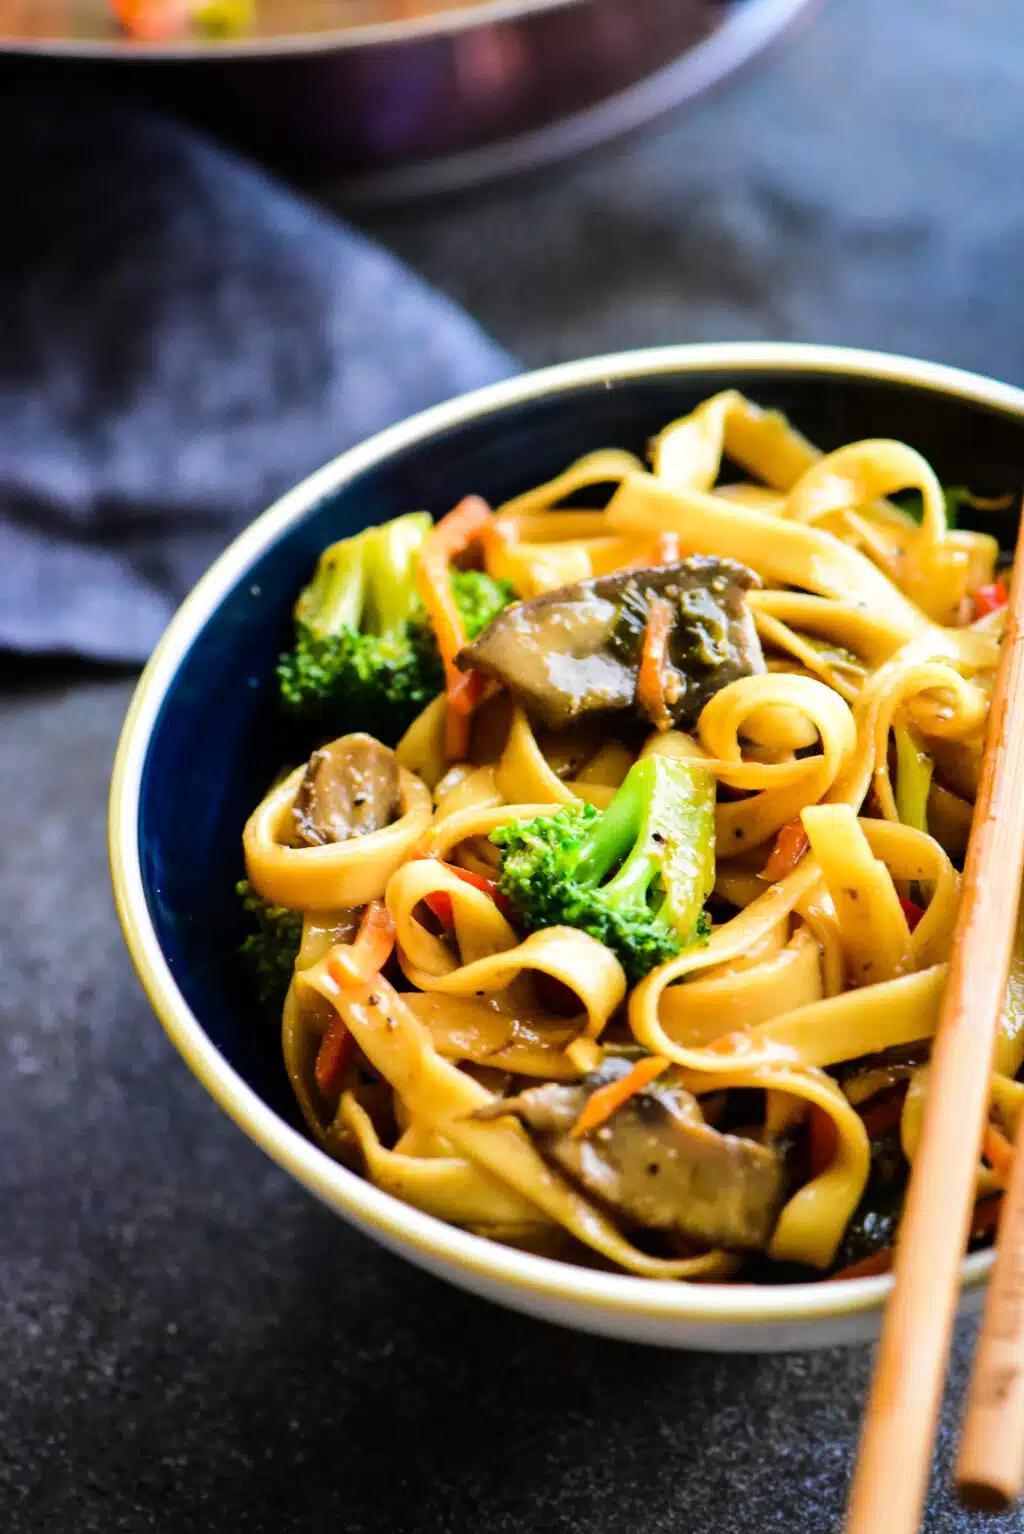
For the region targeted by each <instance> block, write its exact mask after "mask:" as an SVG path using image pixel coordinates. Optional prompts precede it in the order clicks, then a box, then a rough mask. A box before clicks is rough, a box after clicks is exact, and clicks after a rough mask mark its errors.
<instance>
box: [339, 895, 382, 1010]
mask: <svg viewBox="0 0 1024 1534" xmlns="http://www.w3.org/2000/svg"><path fill="white" fill-rule="evenodd" d="M394 946H395V923H394V920H393V918H392V916H391V912H390V911H389V910H388V908H387V906H386V905H385V904H384V902H383V900H371V901H370V903H369V905H368V906H367V907H366V910H365V911H364V912H363V919H362V921H361V922H360V923H359V931H358V932H357V933H356V936H355V941H354V942H352V943H349V944H347V945H346V944H343V943H339V944H337V945H336V946H335V947H334V948H332V949H331V951H330V953H329V954H328V956H327V973H328V974H329V975H330V977H331V979H332V980H333V981H334V982H335V984H336V985H340V986H341V987H342V989H343V990H351V989H352V987H353V986H357V987H359V988H362V987H363V986H367V985H369V984H370V982H371V981H372V980H373V977H374V976H375V975H379V974H380V972H381V970H382V969H383V968H384V966H385V964H386V963H387V962H388V960H389V959H390V957H391V950H392V949H393V948H394Z"/></svg>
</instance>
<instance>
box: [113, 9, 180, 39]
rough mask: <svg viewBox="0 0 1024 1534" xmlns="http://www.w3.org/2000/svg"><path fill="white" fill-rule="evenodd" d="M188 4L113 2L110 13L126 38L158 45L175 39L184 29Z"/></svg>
mask: <svg viewBox="0 0 1024 1534" xmlns="http://www.w3.org/2000/svg"><path fill="white" fill-rule="evenodd" d="M192 9H193V6H192V0H113V11H114V15H115V16H116V17H117V19H118V21H119V22H120V23H121V26H122V27H123V28H124V30H125V31H126V32H127V33H128V34H129V36H130V37H135V38H137V39H138V40H139V41H140V42H147V43H159V42H166V41H167V40H168V39H169V38H173V37H179V36H180V35H181V34H182V32H184V31H185V30H186V28H187V27H188V24H189V21H190V19H191V15H192Z"/></svg>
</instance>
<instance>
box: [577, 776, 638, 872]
mask: <svg viewBox="0 0 1024 1534" xmlns="http://www.w3.org/2000/svg"><path fill="white" fill-rule="evenodd" d="M650 760H653V758H650ZM641 765H642V764H641V763H640V762H637V763H636V764H635V765H634V766H633V768H632V769H631V770H630V771H629V772H628V773H627V774H626V777H625V779H624V780H623V782H622V785H621V787H620V788H619V790H618V792H617V793H616V795H615V798H614V799H613V800H612V802H611V804H609V806H608V808H607V809H606V810H604V811H603V812H602V814H601V817H600V819H599V820H594V821H592V822H591V824H590V825H589V826H588V828H587V831H586V833H585V834H584V836H583V839H582V843H581V851H580V858H579V862H578V863H577V865H576V876H577V878H578V879H579V880H580V882H581V883H583V884H600V883H601V882H602V880H603V879H605V878H606V877H607V875H608V874H610V873H611V871H612V869H613V868H615V867H617V866H618V864H620V863H623V860H624V859H626V862H625V863H624V864H623V867H622V869H621V870H620V873H619V875H618V878H617V879H616V880H613V881H612V884H613V885H614V884H618V883H619V882H620V881H621V883H622V889H623V898H624V899H628V896H627V895H626V893H625V890H626V888H627V887H628V885H629V882H630V875H629V874H628V873H627V870H628V868H629V864H630V863H631V862H635V860H636V859H637V856H638V853H639V852H640V849H639V848H637V847H635V843H636V839H637V836H638V834H639V831H640V822H641V819H642V817H643V810H644V801H645V798H646V796H647V795H649V794H650V792H651V782H650V772H645V773H641V772H639V771H638V768H640V766H641ZM631 848H633V853H632V856H631V857H630V856H629V854H630V849H631ZM643 860H644V861H649V859H647V857H646V855H644V858H643ZM647 883H648V884H649V883H650V878H649V877H648V879H647ZM611 887H612V885H607V886H606V888H607V889H610V888H611ZM644 887H645V888H646V884H645V886H644Z"/></svg>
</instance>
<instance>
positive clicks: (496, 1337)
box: [0, 0, 1024, 1534]
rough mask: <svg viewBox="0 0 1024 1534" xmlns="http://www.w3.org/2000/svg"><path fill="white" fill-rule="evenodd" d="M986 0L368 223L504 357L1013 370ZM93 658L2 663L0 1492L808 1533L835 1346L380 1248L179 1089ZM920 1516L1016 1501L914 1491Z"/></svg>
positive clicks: (1023, 220)
mask: <svg viewBox="0 0 1024 1534" xmlns="http://www.w3.org/2000/svg"><path fill="white" fill-rule="evenodd" d="M1022 66H1024V15H1022V14H1021V10H1020V6H1019V0H903V3H902V4H901V5H900V6H898V7H897V6H893V5H892V4H891V3H890V0H832V3H831V5H830V6H829V7H827V8H826V10H825V12H824V14H823V15H822V16H821V18H820V19H819V20H818V21H816V22H815V23H814V24H813V25H812V26H811V27H810V28H808V29H807V30H806V31H805V32H804V33H803V34H802V35H800V36H799V37H798V38H796V39H794V40H793V41H792V43H791V44H790V45H789V46H788V47H787V48H786V49H785V50H784V51H782V52H780V53H778V54H776V55H775V57H774V58H773V59H771V60H770V61H769V62H768V63H767V64H766V65H765V66H764V67H762V68H761V69H759V70H758V71H757V72H755V73H753V74H751V75H749V76H748V77H747V78H746V79H745V80H744V81H742V82H741V83H740V84H739V85H737V86H736V87H735V88H733V89H731V90H729V91H728V92H727V93H724V94H722V95H720V96H718V97H717V98H715V99H714V100H712V101H708V102H706V103H703V104H701V105H700V106H699V107H698V108H697V109H695V110H694V111H693V112H691V113H690V114H689V115H688V116H686V117H684V118H682V119H680V120H677V121H675V122H673V123H670V124H668V125H665V126H662V127H660V128H658V129H657V130H654V131H651V132H649V133H647V134H645V135H643V136H641V137H639V138H637V139H634V140H633V141H632V142H631V143H629V144H628V145H625V146H622V147H619V148H616V149H613V150H609V151H605V152H603V153H602V154H601V155H600V156H597V157H594V158H592V159H590V160H588V161H586V162H581V163H579V164H577V165H575V166H571V167H564V168H562V169H560V170H557V171H554V172H549V173H546V174H545V175H543V176H539V177H537V178H535V179H532V180H528V181H525V182H521V183H518V184H516V185H513V186H507V187H503V188H497V189H494V190H492V191H490V192H487V193H480V194H476V195H475V196H473V197H471V198H466V199H463V200H462V201H459V202H455V203H451V204H448V205H445V206H438V207H433V208H429V209H418V210H415V211H413V212H407V213H404V214H401V215H399V214H391V215H388V216H387V217H386V218H385V217H383V216H379V217H377V218H376V219H375V220H374V221H373V224H374V228H375V231H376V232H377V233H379V234H380V235H381V236H382V237H384V238H386V239H387V240H388V241H389V242H390V243H392V244H393V245H394V246H395V248H397V249H398V251H399V253H401V254H403V255H404V256H406V257H407V258H408V259H409V260H411V261H413V262H414V263H415V264H417V265H419V266H420V267H421V268H422V269H423V270H425V271H426V272H427V274H428V275H429V276H431V277H432V278H433V279H434V280H435V281H437V282H438V283H439V284H440V285H441V286H443V287H445V288H447V289H448V291H450V292H451V293H453V294H454V296H455V297H457V298H459V299H460V300H461V301H463V302H464V303H466V304H467V306H468V307H470V308H471V309H472V310H473V311H474V312H475V313H476V314H477V315H478V316H479V317H480V318H481V319H482V320H483V321H484V322H485V323H486V324H488V325H489V326H490V327H491V328H492V330H493V331H494V332H495V333H496V335H497V336H498V338H499V339H500V340H502V341H504V342H505V343H506V344H507V345H509V346H510V347H511V348H512V349H513V350H516V351H517V352H518V353H519V354H520V355H521V356H522V357H523V358H525V359H526V360H528V361H529V362H541V361H546V360H552V359H556V358H560V357H564V356H569V355H573V354H578V353H582V352H589V351H594V350H597V349H600V348H605V347H612V346H620V345H627V344H634V343H636V344H648V343H651V342H661V341H667V340H678V339H692V338H699V339H710V338H714V337H727V336H749V335H760V336H792V337H799V338H803V339H815V340H819V339H825V340H841V341H849V342H859V343H866V344H878V345H888V346H890V347H892V348H903V349H906V350H910V351H917V352H920V353H924V354H927V355H930V356H937V357H942V358H944V359H946V360H951V361H956V362H961V363H965V364H968V365H972V366H977V367H980V368H983V369H985V370H988V371H991V372H994V373H997V374H1001V375H1002V376H1004V377H1007V378H1011V379H1015V380H1018V381H1020V380H1021V379H1022V377H1024V336H1022V325H1024V309H1022V306H1021V304H1020V301H1019V297H1018V293H1019V282H1018V277H1017V274H1018V271H1019V268H1020V261H1021V253H1022V251H1024V213H1022V212H1021V203H1020V195H1019V194H1020V189H1021V186H1022V184H1024V135H1022V134H1021V132H1020V120H1021V109H1020V95H1019V80H1020V77H1021V70H1022ZM130 689H131V679H130V678H128V677H126V676H112V675H110V674H109V673H98V672H93V673H90V672H86V671H82V670H77V671H75V672H74V673H70V672H68V670H67V669H66V668H55V667H52V666H51V667H46V666H32V667H26V666H25V665H23V664H15V663H4V664H3V666H2V668H0V817H2V831H0V846H2V847H3V854H2V860H0V972H2V974H3V981H4V983H3V986H2V988H0V1014H2V1024H0V1029H2V1031H0V1037H2V1040H3V1047H4V1049H5V1050H6V1055H7V1069H6V1070H5V1071H4V1072H3V1073H2V1076H0V1094H2V1098H0V1176H2V1179H3V1191H4V1203H3V1210H2V1217H0V1336H2V1339H3V1354H4V1361H5V1373H6V1381H5V1388H4V1389H3V1391H2V1392H0V1527H2V1528H3V1529H9V1530H11V1531H12V1534H29V1531H31V1534H36V1531H46V1534H50V1531H64V1530H68V1531H75V1534H93V1531H95V1534H121V1531H124V1534H135V1531H141V1530H146V1529H158V1530H167V1531H174V1534H177V1531H179V1530H183V1531H192V1530H195V1531H197V1534H205V1531H213V1530H217V1531H222V1530H226V1529H232V1530H245V1531H252V1534H263V1531H266V1534H291V1531H302V1534H320V1531H328V1530H330V1531H332V1534H336V1531H344V1534H405V1531H409V1534H414V1531H415V1534H442V1531H444V1534H469V1531H471V1530H472V1531H476V1530H479V1529H482V1528H487V1529H488V1530H490V1531H493V1534H505V1531H513V1530H515V1531H516V1534H557V1531H565V1534H570V1531H572V1534H634V1531H635V1534H657V1531H672V1534H697V1531H704V1530H715V1531H722V1534H748V1531H749V1534H754V1531H758V1534H760V1531H767V1530H774V1529H778V1530H780V1531H781V1530H785V1531H787V1534H804V1531H807V1534H811V1531H814V1534H822V1531H827V1530H831V1529H836V1528H838V1524H839V1510H840V1508H841V1504H842V1497H843V1491H844V1487H845V1484H846V1481H847V1477H848V1474H849V1469H850V1461H851V1454H852V1450H853V1445H854V1439H855V1432H856V1424H857V1419H858V1414H859V1410H860V1407H861V1404H862V1400H863V1395H864V1389H865V1385H866V1381H867V1376H868V1367H869V1357H868V1354H867V1353H866V1351H864V1350H850V1351H845V1352H826V1353H819V1354H813V1355H812V1354H807V1355H792V1356H788V1357H781V1358H760V1359H759V1358H726V1359H717V1358H714V1357H710V1356H703V1355H690V1356H686V1355H676V1354H671V1353H662V1352H655V1351H647V1350H641V1349H636V1348H629V1347H626V1346H622V1345H617V1344H613V1343H608V1342H601V1341H597V1340H594V1339H590V1338H586V1337H581V1336H575V1335H572V1334H569V1333H565V1332H559V1331H556V1330H554V1329H552V1328H550V1327H547V1326H544V1325H542V1324H540V1323H537V1322H533V1321H528V1320H525V1319H521V1318H519V1317H517V1316H514V1315H510V1314H505V1313H503V1312H501V1311H498V1310H496V1309H492V1308H490V1307H489V1306H486V1305H485V1304H483V1303H482V1302H479V1301H475V1300H472V1299H469V1298H467V1297H465V1296H463V1295H461V1294H458V1293H456V1292H454V1291H453V1290H450V1289H448V1288H446V1287H444V1286H442V1285H441V1284H440V1283H438V1282H436V1281H434V1280H432V1279H429V1278H427V1277H425V1276H423V1275H421V1274H420V1273H418V1272H416V1271H414V1270H412V1269H411V1268H408V1267H405V1266H403V1265H402V1264H401V1263H399V1262H398V1261H397V1260H396V1259H393V1258H391V1257H388V1256H386V1255H384V1254H383V1253H382V1252H380V1251H378V1250H377V1249H376V1248H375V1247H373V1246H371V1245H370V1244H369V1242H367V1241H366V1240H364V1239H363V1238H362V1237H360V1236H357V1235H355V1234H354V1233H352V1232H351V1231H349V1230H348V1229H346V1227H345V1226H344V1225H342V1224H341V1223H340V1222H339V1221H338V1220H337V1219H336V1218H334V1217H333V1216H332V1215H330V1214H328V1213H327V1212H326V1211H324V1210H323V1209H321V1208H319V1207H318V1206H317V1205H316V1204H314V1203H313V1202H312V1201H311V1200H310V1199H309V1198H307V1197H306V1196H305V1195H304V1194H303V1193H301V1192H300V1191H299V1190H298V1189H297V1188H296V1187H295V1186H294V1185H293V1184H291V1183H290V1182H289V1181H288V1180H287V1179H286V1178H285V1177H284V1175H283V1174H282V1173H279V1172H278V1171H277V1170H276V1169H275V1168H274V1167H273V1166H272V1165H270V1164H269V1163H268V1162H267V1161H266V1160H265V1159H264V1158H263V1157H262V1155H261V1154H260V1153H259V1152H258V1151H256V1150H255V1149H254V1148H253V1147H252V1146H250V1145H249V1144H248V1143H247V1142H246V1141H245V1140H244V1139H243V1137H242V1136H241V1135H240V1134H239V1133H238V1131H237V1130H235V1129H234V1128H233V1127H232V1126H231V1125H230V1124H229V1123H228V1122H227V1120H226V1119H225V1118H224V1117H223V1116H222V1115H221V1114H220V1111H219V1110H218V1109H216V1108H215V1107H214V1106H213V1104H212V1103H211V1102H210V1101H208V1100H207V1098H206V1097H205V1096H204V1094H203V1092H202V1090H201V1089H200V1088H199V1086H198V1085H197V1083H196V1082H195V1081H194V1080H193V1079H192V1078H191V1077H190V1076H189V1074H188V1072H187V1071H186V1069H185V1067H184V1065H183V1064H182V1063H181V1061H180V1060H179V1059H178V1058H177V1056H176V1055H175V1053H174V1051H173V1050H172V1048H171V1046H170V1045H169V1043H167V1042H166V1040H165V1039H164V1037H163V1035H162V1033H161V1031H160V1029H159V1028H158V1026H157V1024H156V1023H155V1021H154V1019H153V1017H152V1016H151V1014H150V1012H149V1009H148V1007H147V1005H146V1003H145V1001H144V999H143V997H142V995H141V992H140V990H139V987H138V985H137V983H136V981H135V980H134V978H133V975H132V972H131V969H130V965H129V962H128V959H127V956H126V954H125V952H124V949H123V946H122V942H121V938H120V935H119V932H118V929H117V926H116V922H115V919H114V915H113V911H112V908H111V902H110V898H109V895H108V893H107V880H106V863H105V826H104V805H105V796H106V789H107V783H108V777H109V769H110V761H111V756H112V753H113V749H114V744H115V740H116V736H117V731H118V727H119V723H120V719H121V716H122V714H123V711H124V708H125V706H126V703H127V700H128V696H129V693H130ZM969 1343H970V1335H969V1333H968V1332H961V1334H960V1335H959V1338H958V1348H957V1355H956V1360H955V1364H954V1370H953V1379H952V1386H951V1390H950V1394H949V1397H948V1399H947V1403H946V1411H945V1416H944V1432H943V1439H942V1446H941V1458H942V1465H943V1475H942V1477H941V1484H940V1483H939V1482H937V1484H936V1491H935V1495H934V1497H933V1499H932V1503H931V1507H930V1511H929V1514H928V1519H927V1523H926V1527H927V1529H928V1530H929V1531H930V1534H940V1531H941V1534H953V1531H963V1530H968V1529H973V1528H975V1527H978V1528H980V1527H985V1528H987V1529H989V1530H992V1531H993V1534H1006V1531H1009V1530H1011V1529H1018V1528H1020V1527H1021V1526H1022V1525H1021V1522H1020V1521H1019V1520H1018V1519H1016V1518H1015V1517H1013V1516H1008V1517H1006V1518H1003V1519H1001V1520H1000V1519H997V1520H992V1521H988V1522H986V1523H985V1524H984V1525H982V1524H980V1523H979V1524H975V1523H974V1521H972V1520H970V1519H968V1518H967V1517H966V1516H964V1515H962V1514H960V1513H958V1512H957V1510H956V1508H955V1505H954V1503H953V1501H952V1499H951V1497H950V1496H949V1494H948V1492H947V1491H946V1489H945V1479H946V1475H945V1470H946V1468H948V1460H949V1452H950V1444H951V1435H952V1433H953V1431H954V1427H955V1418H956V1404H957V1400H958V1398H959V1394H960V1391H961V1389H962V1387H963V1382H964V1373H965V1367H966V1358H967V1356H968V1349H969Z"/></svg>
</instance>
